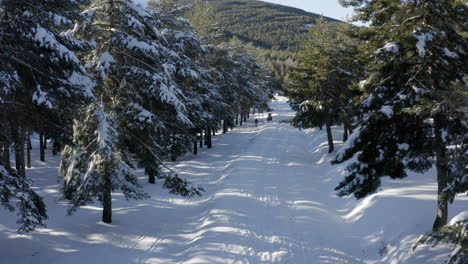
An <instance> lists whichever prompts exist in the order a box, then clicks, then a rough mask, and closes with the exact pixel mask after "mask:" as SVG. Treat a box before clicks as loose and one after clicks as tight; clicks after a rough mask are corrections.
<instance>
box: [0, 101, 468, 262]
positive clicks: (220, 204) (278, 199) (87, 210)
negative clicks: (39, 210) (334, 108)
mask: <svg viewBox="0 0 468 264" xmlns="http://www.w3.org/2000/svg"><path fill="white" fill-rule="evenodd" d="M271 107H272V108H273V109H274V117H273V122H266V121H265V117H266V116H264V117H262V116H261V115H258V118H259V121H260V122H259V126H258V127H255V126H254V124H253V117H251V119H250V120H249V122H247V124H245V125H244V126H243V127H240V128H236V129H235V130H233V131H230V132H229V133H228V134H225V135H219V136H216V137H215V138H214V147H213V149H210V150H207V149H206V148H203V149H202V150H201V153H200V154H199V155H198V156H193V155H191V154H188V155H186V156H185V157H184V158H182V159H180V160H179V161H177V162H175V163H174V164H172V166H173V167H174V168H175V169H176V170H177V171H179V173H180V174H181V176H183V177H186V178H188V179H190V180H191V181H192V182H193V183H195V184H199V185H201V186H202V187H204V189H205V190H206V192H205V194H204V195H203V197H201V198H193V199H191V200H186V199H183V198H180V197H177V196H173V195H169V194H167V192H166V191H165V190H162V188H161V187H160V186H159V185H149V184H146V179H145V178H143V177H142V183H143V184H144V186H145V190H146V191H147V192H148V193H150V195H151V198H150V199H147V200H143V201H125V200H124V199H123V197H122V195H120V194H119V193H116V194H113V198H114V200H113V206H114V210H113V212H114V215H113V220H114V222H113V223H112V224H110V225H108V224H103V223H102V222H99V219H100V217H101V208H100V207H99V206H98V205H97V206H86V207H84V208H82V209H80V210H79V211H78V212H77V213H76V214H75V215H74V216H67V215H66V204H65V203H64V202H61V201H57V200H56V197H57V193H58V189H59V187H60V185H58V184H57V183H56V180H55V179H56V170H57V164H58V160H57V158H56V157H55V158H51V159H50V160H49V162H48V163H40V162H35V163H34V164H33V165H34V168H33V169H32V170H30V171H29V172H28V173H29V175H30V176H31V178H33V179H34V181H35V183H36V185H37V186H38V190H39V193H40V194H41V195H42V196H44V197H45V200H46V203H47V205H48V210H49V218H50V220H49V221H48V227H47V228H39V229H38V230H37V232H35V233H32V234H30V235H27V236H18V235H17V234H16V225H15V218H14V217H15V216H14V214H11V213H8V212H6V211H5V210H0V219H1V220H0V263H1V264H10V263H12V264H13V263H14V264H16V263H18V264H20V263H21V264H22V263H35V264H43V263H44V264H46V263H47V264H49V263H50V264H59V263H66V264H75V263H76V264H78V263H80V264H81V263H112V264H119V263H122V264H125V263H165V264H172V263H175V264H182V263H186V264H189V263H232V264H234V263H236V264H241V263H242V264H247V263H250V264H256V263H291V264H315V263H333V264H342V263H351V264H361V263H391V264H394V263H414V264H417V263H443V260H444V259H445V257H446V255H447V250H446V249H444V248H442V249H439V251H437V250H435V251H431V253H430V254H428V253H427V252H428V251H424V250H418V251H421V252H422V253H421V254H415V255H411V254H410V253H411V250H410V249H411V246H412V243H413V242H414V241H415V239H416V238H417V236H418V235H419V234H421V233H423V232H426V231H429V230H430V228H431V226H432V221H433V217H434V214H435V192H436V191H435V190H436V188H435V184H434V175H433V172H430V173H427V174H425V175H414V176H412V177H409V178H408V179H405V180H402V181H399V182H394V181H391V182H387V183H385V184H384V187H383V190H382V191H381V192H380V193H379V194H375V195H372V196H369V197H368V198H366V199H363V200H362V201H355V200H354V199H353V198H352V197H350V198H338V197H336V195H335V192H334V191H333V188H334V187H335V186H336V184H337V183H338V182H339V181H340V180H341V178H342V176H341V174H340V172H341V171H342V169H343V168H344V167H345V165H340V166H331V165H330V164H329V160H330V159H331V158H332V157H333V156H332V155H329V154H327V145H326V136H325V132H324V131H317V130H307V131H298V130H297V129H294V128H292V127H290V126H289V125H287V124H281V123H280V122H279V121H280V120H283V119H288V118H291V117H292V115H293V112H292V111H291V109H290V108H289V106H288V105H287V103H286V98H284V97H278V100H277V101H274V102H272V103H271ZM334 133H335V137H336V139H335V140H337V139H340V138H341V135H340V130H339V129H336V130H335V131H334ZM336 143H337V144H338V145H339V143H340V142H339V141H337V142H336ZM466 202H467V199H466V197H465V198H460V199H458V201H457V202H455V204H453V205H451V206H450V216H453V215H456V214H457V213H458V212H460V211H462V210H467V209H468V208H467V203H466Z"/></svg>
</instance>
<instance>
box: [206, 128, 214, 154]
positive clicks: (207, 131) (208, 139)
mask: <svg viewBox="0 0 468 264" xmlns="http://www.w3.org/2000/svg"><path fill="white" fill-rule="evenodd" d="M206 136H207V137H206V145H207V147H208V148H209V149H210V148H212V147H213V144H212V142H211V129H210V128H207V129H206Z"/></svg>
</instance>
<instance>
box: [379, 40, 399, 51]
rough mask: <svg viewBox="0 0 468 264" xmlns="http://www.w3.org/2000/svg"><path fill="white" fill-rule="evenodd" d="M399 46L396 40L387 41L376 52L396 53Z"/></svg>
mask: <svg viewBox="0 0 468 264" xmlns="http://www.w3.org/2000/svg"><path fill="white" fill-rule="evenodd" d="M399 50H400V46H399V45H398V43H396V42H388V43H387V44H385V46H383V47H382V48H380V49H378V50H377V53H381V52H389V53H398V51H399Z"/></svg>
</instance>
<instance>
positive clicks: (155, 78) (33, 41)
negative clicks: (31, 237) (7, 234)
mask: <svg viewBox="0 0 468 264" xmlns="http://www.w3.org/2000/svg"><path fill="white" fill-rule="evenodd" d="M0 3H1V6H0V7H1V8H0V16H1V17H2V20H1V23H0V39H1V42H0V50H1V53H0V56H1V59H2V63H1V65H0V87H2V88H1V89H0V147H1V152H0V201H1V204H2V205H3V206H4V207H6V208H7V209H9V210H11V211H15V210H17V211H18V224H19V232H28V231H31V230H33V229H34V228H35V227H36V226H37V225H43V223H44V221H45V219H46V218H47V210H46V208H45V204H44V203H43V201H42V198H41V197H40V196H39V195H37V194H36V192H35V191H34V190H33V189H31V186H30V185H31V182H30V181H29V179H28V177H27V173H26V171H27V168H30V167H31V155H30V150H31V148H30V145H31V135H33V134H39V138H40V149H41V150H40V152H41V155H40V160H41V161H44V160H45V156H44V153H45V148H46V143H47V140H49V143H52V144H53V149H54V153H60V154H61V157H62V162H61V165H60V171H59V178H60V180H61V182H62V183H63V188H62V190H61V191H62V194H61V198H62V199H64V200H67V201H69V204H70V207H69V210H68V213H70V214H72V213H73V212H75V211H76V210H77V209H78V208H79V207H80V206H83V205H85V204H88V203H90V202H92V201H93V200H98V201H100V202H102V204H103V207H104V210H103V217H102V219H103V221H104V222H107V223H110V222H111V221H112V205H111V200H112V197H111V193H112V192H113V191H115V190H121V191H122V192H123V193H124V195H125V197H127V198H135V199H142V198H145V197H148V195H147V194H146V193H145V192H144V191H143V190H142V187H141V185H140V184H139V183H138V181H137V178H136V168H137V167H139V168H142V169H144V171H145V174H146V175H147V177H148V182H149V183H151V184H154V183H155V182H156V179H159V180H160V181H162V182H164V186H165V187H166V188H167V189H168V190H169V191H170V192H171V193H175V194H180V195H182V196H193V195H200V194H201V192H202V189H200V188H198V187H192V186H190V183H189V182H188V181H187V180H185V179H182V178H180V177H178V175H177V174H176V173H174V172H173V171H171V170H170V171H166V166H165V162H166V161H168V160H176V158H177V157H179V156H181V155H184V154H185V153H186V152H189V151H192V152H193V153H194V154H197V151H198V147H197V145H198V142H205V144H206V146H207V147H208V148H211V147H212V142H211V137H212V135H213V134H215V132H216V131H218V130H220V131H222V132H224V133H226V132H227V131H228V128H233V127H234V126H235V125H236V124H235V119H237V120H238V119H239V116H240V119H241V120H242V119H244V118H245V116H246V115H248V113H249V112H250V109H252V108H257V109H266V108H268V106H267V102H268V100H269V98H270V95H271V90H270V89H269V86H270V85H269V84H268V83H269V81H268V80H269V79H270V78H269V72H268V71H267V70H265V69H264V68H262V67H260V65H259V64H258V63H257V62H256V61H255V59H254V58H253V57H251V56H249V55H247V54H243V53H240V52H237V53H231V52H230V50H229V48H228V47H208V46H204V45H203V44H202V43H201V42H200V41H199V40H198V39H197V37H196V36H195V35H194V34H193V33H192V32H191V31H190V30H191V27H190V26H189V24H188V23H187V22H186V19H184V18H182V17H179V16H178V14H177V12H171V11H168V10H170V7H168V6H161V9H160V10H162V11H160V10H158V9H155V8H154V7H152V6H153V5H150V6H149V7H147V8H143V7H141V6H137V5H135V4H134V3H133V2H132V1H130V0H125V1H109V2H101V1H87V0H82V1H55V0H42V1H24V2H23V3H19V2H18V1H3V2H0ZM13 116H14V117H15V118H12V117H13ZM27 142H28V143H27ZM26 143H27V144H26ZM200 147H203V144H201V143H200ZM13 150H14V153H15V156H14V157H11V155H10V152H12V151H13ZM12 163H14V166H12V165H11V164H12Z"/></svg>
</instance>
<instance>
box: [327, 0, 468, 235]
mask: <svg viewBox="0 0 468 264" xmlns="http://www.w3.org/2000/svg"><path fill="white" fill-rule="evenodd" d="M341 2H342V3H344V4H345V5H346V6H354V7H356V8H357V19H358V20H362V21H365V22H370V27H369V28H367V29H363V31H362V33H361V38H362V39H363V40H364V41H365V42H366V43H367V44H366V46H365V48H364V50H367V53H366V55H367V56H370V57H372V62H371V63H370V64H369V65H368V70H369V73H368V75H367V79H366V80H365V81H363V82H362V83H361V85H362V89H363V92H365V93H366V94H367V98H366V99H365V100H363V102H362V103H361V111H362V113H361V114H362V115H363V121H362V122H361V124H360V126H359V128H358V129H356V131H355V132H354V133H353V134H352V135H351V136H350V139H349V140H348V141H347V142H346V144H345V145H344V146H343V148H342V149H341V150H340V152H339V153H338V154H337V157H336V160H335V163H341V162H343V161H345V160H348V159H350V158H351V157H353V156H355V155H356V156H357V161H355V162H353V163H351V164H350V165H349V166H348V168H347V171H348V175H347V176H346V177H345V179H344V180H343V181H342V182H341V183H340V184H339V186H338V187H337V188H336V189H337V190H339V195H349V194H354V196H356V197H357V198H363V197H365V196H366V195H368V194H371V193H373V192H375V191H377V189H378V188H379V186H380V185H381V178H382V177H385V176H389V177H391V178H392V179H397V178H404V177H406V176H407V171H408V170H411V171H416V172H425V171H427V170H429V169H430V168H431V167H433V165H435V167H436V170H437V185H438V198H437V217H436V220H435V222H434V226H433V229H434V230H438V229H439V228H441V227H443V226H444V225H445V224H446V223H447V212H448V202H449V201H452V200H453V199H454V197H455V194H456V193H461V192H466V191H467V181H468V176H467V169H466V153H467V150H468V149H467V146H468V145H467V143H468V138H467V136H468V123H467V115H466V98H467V90H466V83H465V80H464V77H465V76H466V74H467V70H468V68H467V67H468V65H467V64H468V63H467V62H468V59H467V55H468V43H467V39H466V38H464V37H463V36H462V35H461V34H460V33H461V32H466V31H467V26H468V24H467V23H466V18H467V17H468V9H467V6H466V4H461V3H459V2H458V1H450V0H440V1H433V0H414V1H409V0H407V1H401V0H392V1H388V0H376V1H363V0H344V1H341ZM464 157H465V158H464ZM463 164H464V165H463Z"/></svg>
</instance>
